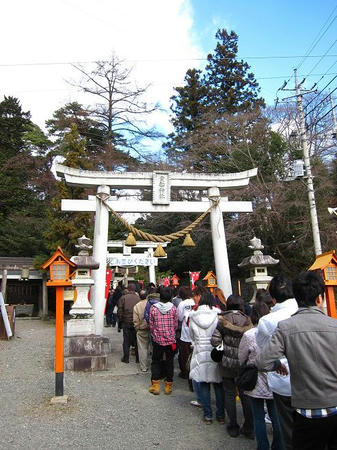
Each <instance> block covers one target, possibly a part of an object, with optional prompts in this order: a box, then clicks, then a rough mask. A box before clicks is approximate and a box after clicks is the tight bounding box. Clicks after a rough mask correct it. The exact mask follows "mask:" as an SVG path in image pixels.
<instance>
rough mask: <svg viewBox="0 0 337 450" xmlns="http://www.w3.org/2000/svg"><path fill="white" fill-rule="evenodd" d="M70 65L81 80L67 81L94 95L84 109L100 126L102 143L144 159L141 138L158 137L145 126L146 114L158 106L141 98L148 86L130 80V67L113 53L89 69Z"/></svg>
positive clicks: (157, 133)
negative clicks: (110, 56)
mask: <svg viewBox="0 0 337 450" xmlns="http://www.w3.org/2000/svg"><path fill="white" fill-rule="evenodd" d="M74 67H75V68H76V69H77V70H78V71H79V72H80V73H81V74H82V79H81V80H80V82H79V84H78V83H77V84H76V83H73V82H72V83H71V84H73V85H76V86H77V87H80V88H81V89H82V90H83V91H84V92H85V93H87V94H91V95H93V96H95V99H96V102H95V104H93V105H90V106H88V108H87V110H88V111H89V113H90V115H91V117H92V118H94V119H95V120H96V121H98V122H100V123H101V124H102V125H103V127H104V130H105V134H106V144H107V145H108V146H110V147H111V149H114V150H122V151H124V152H126V153H130V152H131V154H132V153H134V152H135V153H136V154H137V155H138V156H140V157H141V158H142V159H145V160H147V159H148V158H147V157H146V156H145V155H144V148H145V146H144V145H143V143H144V141H145V140H148V139H158V138H160V137H161V134H160V133H159V132H158V131H156V129H154V128H149V127H147V123H146V121H147V118H148V116H149V115H150V114H151V113H153V112H155V111H156V110H158V105H148V103H147V102H146V101H145V100H144V97H145V94H146V91H147V89H148V86H145V87H139V86H137V84H136V83H133V82H132V81H131V69H129V68H126V67H125V65H124V63H123V62H122V61H121V60H119V59H118V58H117V57H115V56H113V57H112V58H111V60H109V61H97V62H96V63H95V67H94V68H93V69H92V70H91V71H88V70H87V69H85V68H84V67H83V66H82V65H80V64H78V65H74Z"/></svg>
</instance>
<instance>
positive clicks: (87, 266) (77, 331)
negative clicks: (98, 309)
mask: <svg viewBox="0 0 337 450" xmlns="http://www.w3.org/2000/svg"><path fill="white" fill-rule="evenodd" d="M76 248H79V249H80V251H79V254H78V256H73V257H72V258H71V261H72V262H73V263H75V264H76V270H75V273H74V275H73V279H72V285H73V287H74V288H75V289H76V300H75V302H74V304H73V305H72V307H71V310H70V312H69V314H70V316H71V319H70V320H68V322H67V336H78V335H81V336H85V335H91V334H95V320H94V310H93V308H92V306H91V305H90V303H89V300H88V294H89V289H90V287H91V286H92V285H93V284H94V280H93V279H92V278H91V273H90V271H91V269H97V268H98V267H99V263H98V262H96V261H95V260H94V258H93V257H92V256H89V250H90V249H91V248H92V246H91V245H90V239H88V238H86V237H85V236H84V235H83V236H82V237H81V238H79V239H78V245H76Z"/></svg>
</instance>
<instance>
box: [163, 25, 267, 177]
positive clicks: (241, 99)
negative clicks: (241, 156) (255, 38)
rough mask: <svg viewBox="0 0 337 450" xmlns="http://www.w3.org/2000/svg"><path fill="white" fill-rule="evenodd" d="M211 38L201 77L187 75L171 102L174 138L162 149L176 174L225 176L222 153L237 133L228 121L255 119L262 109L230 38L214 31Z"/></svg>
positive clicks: (231, 35) (194, 72)
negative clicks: (211, 50)
mask: <svg viewBox="0 0 337 450" xmlns="http://www.w3.org/2000/svg"><path fill="white" fill-rule="evenodd" d="M216 38H217V40H218V43H217V45H216V48H215V51H214V53H213V54H209V55H208V57H207V60H208V64H207V65H206V68H205V70H204V72H201V71H200V70H195V69H193V70H189V71H188V72H187V73H186V77H185V85H184V86H182V87H177V88H176V92H177V95H175V96H174V97H172V101H173V105H172V107H171V110H172V112H173V113H174V116H173V117H172V119H171V121H172V124H173V126H174V132H173V133H172V134H171V135H170V136H169V139H168V141H167V142H166V143H165V144H164V148H165V150H166V154H167V156H168V158H169V161H170V162H171V163H172V165H176V166H177V167H178V168H180V169H187V170H195V171H198V172H200V171H213V172H221V171H228V168H226V164H225V163H226V160H227V159H228V148H230V147H231V145H232V144H233V142H234V141H235V140H236V134H237V131H238V130H237V129H236V128H235V126H234V121H233V117H234V115H235V114H244V113H247V114H250V113H253V112H254V114H255V115H256V114H258V115H260V107H262V106H263V105H264V101H263V100H262V99H261V98H259V97H258V94H259V87H258V84H257V82H256V80H255V78H254V75H253V74H252V73H250V72H249V65H248V64H247V63H245V62H243V61H239V60H238V59H237V53H238V36H237V35H236V33H234V32H233V31H231V32H230V33H228V32H227V31H225V30H218V32H217V33H216ZM254 120H256V119H254ZM228 122H230V126H228ZM239 122H240V120H238V123H239ZM224 129H226V133H224V132H223V131H224ZM225 148H227V150H226V151H224V150H225ZM214 166H216V169H214Z"/></svg>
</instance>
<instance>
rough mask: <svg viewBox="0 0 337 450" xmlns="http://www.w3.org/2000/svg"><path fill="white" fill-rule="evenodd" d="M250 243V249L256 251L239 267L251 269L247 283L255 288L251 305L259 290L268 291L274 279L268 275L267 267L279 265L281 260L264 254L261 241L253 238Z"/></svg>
mask: <svg viewBox="0 0 337 450" xmlns="http://www.w3.org/2000/svg"><path fill="white" fill-rule="evenodd" d="M249 242H250V245H249V246H248V247H249V248H251V249H252V250H253V251H254V252H253V255H251V256H247V257H246V258H244V259H243V260H242V261H241V263H240V264H238V267H240V269H249V271H250V276H249V278H246V280H245V281H246V283H247V284H250V285H251V286H252V287H253V290H254V292H253V296H252V298H251V300H250V303H254V301H255V296H256V292H257V290H258V289H266V288H267V286H268V285H269V283H270V280H271V279H272V277H270V276H269V275H268V270H267V267H269V266H274V265H275V264H278V263H279V260H278V259H274V258H273V257H272V256H270V255H264V254H263V253H262V251H261V250H263V248H264V246H263V245H262V244H261V239H258V238H256V237H253V239H251V240H250V241H249Z"/></svg>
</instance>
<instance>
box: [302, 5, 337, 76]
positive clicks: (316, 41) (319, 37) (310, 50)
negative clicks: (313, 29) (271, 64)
mask: <svg viewBox="0 0 337 450" xmlns="http://www.w3.org/2000/svg"><path fill="white" fill-rule="evenodd" d="M336 9H337V5H336V6H335V7H334V9H333V10H332V12H331V13H330V15H329V17H328V18H327V20H326V21H325V22H324V24H323V25H322V27H321V28H320V30H319V32H318V34H317V36H316V37H315V39H314V41H313V43H312V44H311V46H310V47H309V50H308V51H307V53H306V54H305V56H304V57H303V59H302V61H300V63H299V64H298V66H297V70H298V69H299V68H300V67H301V65H302V64H303V63H304V61H305V60H306V58H308V57H309V55H310V53H311V52H312V51H313V50H314V48H315V47H316V45H317V44H318V43H319V41H320V40H321V39H322V37H323V36H324V35H325V34H326V32H327V31H328V29H329V28H330V27H331V25H332V24H333V23H334V21H335V20H336V17H337V16H335V17H334V18H333V19H332V21H331V22H330V23H329V25H328V26H327V28H326V30H325V31H324V33H323V32H322V31H323V29H324V27H325V26H326V24H327V23H328V22H329V20H330V18H331V16H332V15H333V14H334V12H335V11H336ZM321 33H322V34H321Z"/></svg>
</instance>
